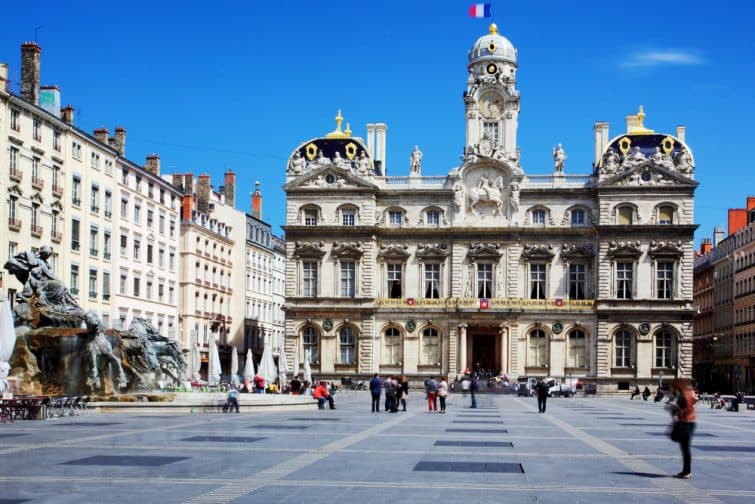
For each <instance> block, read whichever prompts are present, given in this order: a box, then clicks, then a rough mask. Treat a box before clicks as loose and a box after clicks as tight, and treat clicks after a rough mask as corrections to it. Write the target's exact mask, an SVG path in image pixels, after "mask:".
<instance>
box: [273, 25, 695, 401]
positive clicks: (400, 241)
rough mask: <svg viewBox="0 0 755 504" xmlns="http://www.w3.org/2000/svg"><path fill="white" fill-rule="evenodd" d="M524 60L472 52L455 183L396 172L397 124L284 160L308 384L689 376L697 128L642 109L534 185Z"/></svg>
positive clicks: (292, 330) (495, 51) (492, 48)
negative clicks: (392, 170)
mask: <svg viewBox="0 0 755 504" xmlns="http://www.w3.org/2000/svg"><path fill="white" fill-rule="evenodd" d="M516 58H517V53H516V50H515V49H514V47H513V46H512V44H511V43H510V42H509V41H508V40H507V39H506V38H505V37H503V36H501V35H500V34H499V33H498V32H497V28H496V27H495V25H493V26H491V29H490V33H488V34H486V35H484V36H482V37H480V38H479V39H478V40H477V41H476V43H475V44H474V46H473V47H472V49H471V50H470V52H469V60H468V66H467V68H468V79H467V82H466V90H465V92H464V104H465V117H464V121H465V124H466V135H465V139H464V157H463V161H462V163H461V164H460V165H459V166H456V167H454V168H452V169H451V170H450V171H449V172H448V174H447V175H445V176H423V175H422V169H423V166H422V153H421V151H420V150H419V148H418V147H415V149H414V151H413V152H412V153H409V159H410V163H409V170H408V171H409V173H408V175H405V176H388V174H387V171H386V162H385V159H386V158H385V152H386V137H387V126H386V125H385V124H382V123H377V124H368V125H367V138H366V141H365V140H363V139H360V138H356V137H352V136H351V131H350V130H349V128H348V126H347V128H346V129H345V130H343V129H342V127H341V121H342V119H341V116H340V113H339V116H338V118H337V127H336V129H335V130H334V131H333V132H331V133H329V134H327V135H325V136H323V137H319V138H314V139H312V140H309V141H306V142H303V143H302V144H300V145H299V146H298V147H297V148H296V149H295V150H294V152H293V153H292V154H291V156H290V158H289V162H288V165H287V167H286V170H287V179H286V180H287V182H286V185H285V186H284V188H285V190H286V196H287V217H286V219H287V222H286V226H285V231H286V260H287V262H286V268H287V269H286V306H285V308H286V315H287V316H286V344H285V352H286V356H287V358H288V359H290V360H291V361H292V360H293V357H294V355H295V354H298V356H299V360H300V362H301V361H303V360H304V359H305V358H307V357H308V356H309V358H310V360H311V361H312V369H313V373H315V374H317V375H320V376H328V377H338V376H351V375H361V376H366V375H369V374H371V373H374V372H381V373H393V374H398V373H402V374H407V375H410V376H412V377H414V378H415V379H423V377H427V376H430V375H438V374H448V375H450V376H452V377H453V376H456V375H459V374H461V373H462V372H463V371H464V370H466V369H473V368H475V367H479V368H483V369H485V370H489V371H491V372H492V373H493V374H498V373H506V374H508V375H509V376H512V377H519V376H525V375H526V376H539V377H543V376H561V377H567V376H573V377H586V378H589V379H590V380H592V381H594V382H596V383H597V385H598V388H599V389H603V390H607V391H608V390H619V389H625V388H627V387H629V385H630V384H634V383H636V382H638V383H647V384H652V383H657V381H658V380H659V379H660V377H661V376H666V377H673V376H690V374H691V366H692V343H691V341H692V323H691V321H692V304H691V302H692V262H693V250H692V235H693V232H694V229H695V227H696V226H695V224H694V215H693V202H694V191H695V188H696V186H697V183H696V182H695V181H694V180H693V174H694V160H693V157H692V153H691V151H690V150H689V148H688V147H687V145H686V143H685V131H684V128H683V127H679V128H678V129H677V131H676V132H675V134H661V133H657V132H655V131H652V130H650V129H648V128H646V127H645V126H644V122H643V121H644V116H645V114H644V112H643V111H642V109H641V110H640V112H639V113H638V114H635V115H630V116H628V117H627V130H626V132H625V133H621V134H619V135H618V136H616V137H613V138H611V137H610V136H609V128H608V124H606V123H596V125H595V131H594V133H595V159H594V164H593V167H592V170H591V173H588V174H585V175H571V174H567V173H566V172H567V170H566V169H565V167H566V165H567V164H568V162H567V161H566V159H567V158H566V152H565V150H564V148H563V147H562V146H561V145H558V146H554V148H553V157H554V166H553V174H552V175H527V174H526V173H525V170H524V167H523V163H524V160H523V159H522V156H521V154H520V151H519V148H518V146H517V142H516V134H517V127H518V112H519V106H520V93H519V90H518V89H517V85H516V82H517V81H516V73H517V59H516Z"/></svg>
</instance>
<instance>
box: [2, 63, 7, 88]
mask: <svg viewBox="0 0 755 504" xmlns="http://www.w3.org/2000/svg"><path fill="white" fill-rule="evenodd" d="M7 92H8V64H7V63H0V93H7Z"/></svg>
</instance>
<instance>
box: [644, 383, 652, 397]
mask: <svg viewBox="0 0 755 504" xmlns="http://www.w3.org/2000/svg"><path fill="white" fill-rule="evenodd" d="M651 395H653V393H652V392H650V388H649V387H648V386H647V385H645V390H643V391H642V400H643V401H647V400H648V397H650V396H651Z"/></svg>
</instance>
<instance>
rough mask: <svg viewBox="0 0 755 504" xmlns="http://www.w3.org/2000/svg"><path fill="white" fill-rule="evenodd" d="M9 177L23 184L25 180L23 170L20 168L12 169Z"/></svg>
mask: <svg viewBox="0 0 755 504" xmlns="http://www.w3.org/2000/svg"><path fill="white" fill-rule="evenodd" d="M8 176H9V177H10V179H11V180H15V181H16V182H19V183H20V182H21V181H22V180H23V179H24V174H23V172H22V171H21V170H19V169H18V168H11V169H10V171H9V172H8Z"/></svg>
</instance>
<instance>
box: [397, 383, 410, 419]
mask: <svg viewBox="0 0 755 504" xmlns="http://www.w3.org/2000/svg"><path fill="white" fill-rule="evenodd" d="M398 388H399V394H400V397H401V411H406V398H407V397H408V396H409V378H407V377H406V376H405V375H402V376H401V381H399V383H398Z"/></svg>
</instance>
